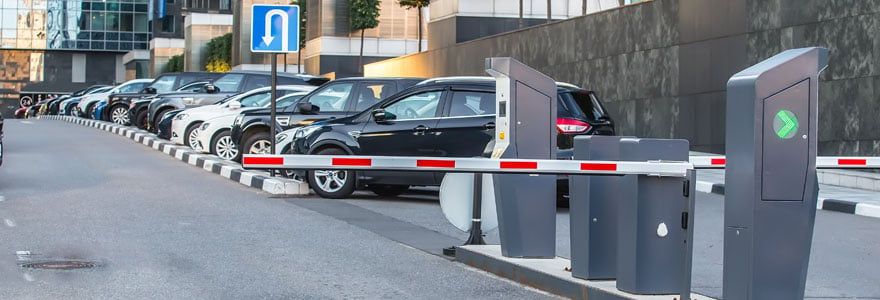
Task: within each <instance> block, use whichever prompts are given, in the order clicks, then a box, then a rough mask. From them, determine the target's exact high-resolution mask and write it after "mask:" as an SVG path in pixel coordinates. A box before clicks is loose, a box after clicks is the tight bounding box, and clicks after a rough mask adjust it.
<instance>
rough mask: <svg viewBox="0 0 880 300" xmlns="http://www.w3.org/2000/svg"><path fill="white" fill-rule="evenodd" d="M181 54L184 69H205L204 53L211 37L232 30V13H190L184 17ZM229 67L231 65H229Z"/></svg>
mask: <svg viewBox="0 0 880 300" xmlns="http://www.w3.org/2000/svg"><path fill="white" fill-rule="evenodd" d="M185 32H186V34H185V36H186V37H185V38H184V41H185V42H184V44H185V45H186V47H185V49H186V51H185V54H184V55H183V68H184V70H185V71H205V62H206V61H205V60H206V59H207V57H205V53H206V52H207V46H208V42H210V41H211V39H213V38H215V37H218V36H222V35H224V34H227V33H230V32H232V15H229V14H206V13H191V14H189V15H188V16H187V19H186V29H185ZM230 67H232V66H231V65H230Z"/></svg>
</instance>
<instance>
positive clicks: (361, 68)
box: [358, 29, 366, 76]
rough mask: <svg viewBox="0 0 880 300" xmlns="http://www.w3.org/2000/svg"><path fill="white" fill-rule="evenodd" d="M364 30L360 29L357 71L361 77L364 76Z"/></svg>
mask: <svg viewBox="0 0 880 300" xmlns="http://www.w3.org/2000/svg"><path fill="white" fill-rule="evenodd" d="M364 30H366V29H361V55H360V56H358V65H360V69H359V71H360V72H361V76H363V75H364Z"/></svg>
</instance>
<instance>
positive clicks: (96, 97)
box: [76, 78, 153, 118]
mask: <svg viewBox="0 0 880 300" xmlns="http://www.w3.org/2000/svg"><path fill="white" fill-rule="evenodd" d="M151 82H153V79H149V78H145V79H134V80H129V81H126V82H125V83H123V84H120V85H117V86H116V87H114V88H113V89H111V90H109V91H105V92H103V93H94V94H89V95H85V96H83V97H82V100H80V101H79V104H77V106H76V110H77V111H78V112H79V116H80V117H85V118H90V117H91V114H90V113H89V110H91V109H92V108H93V107H94V106H95V104H98V101H101V100H104V99H107V96H110V95H112V94H116V93H137V92H140V91H141V90H142V89H144V87H146V86H147V85H149V84H150V83H151Z"/></svg>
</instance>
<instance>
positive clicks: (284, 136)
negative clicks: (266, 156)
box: [275, 133, 287, 145]
mask: <svg viewBox="0 0 880 300" xmlns="http://www.w3.org/2000/svg"><path fill="white" fill-rule="evenodd" d="M286 139H287V134H286V133H279V134H277V135H275V144H276V145H278V144H281V142H283V141H284V140H286Z"/></svg>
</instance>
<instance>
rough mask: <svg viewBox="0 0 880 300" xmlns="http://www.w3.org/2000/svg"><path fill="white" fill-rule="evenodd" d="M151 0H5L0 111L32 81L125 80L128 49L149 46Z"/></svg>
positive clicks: (1, 7)
mask: <svg viewBox="0 0 880 300" xmlns="http://www.w3.org/2000/svg"><path fill="white" fill-rule="evenodd" d="M149 1H150V0H115V1H100V0H96V1H90V0H3V1H0V101H2V104H0V111H2V113H3V114H4V115H8V112H9V111H10V110H12V109H15V108H17V107H18V105H19V103H18V94H19V92H20V91H21V90H22V89H23V88H24V89H27V88H26V87H28V86H31V89H28V90H30V91H32V92H45V93H68V92H72V91H75V90H77V89H80V88H83V87H86V86H88V85H91V84H112V83H116V82H122V81H125V79H126V74H127V73H128V72H127V69H126V64H125V62H124V56H125V54H126V53H127V52H129V51H134V50H146V49H148V47H149V41H150V39H151V35H152V34H151V32H150V22H149V4H150V3H149ZM132 68H134V70H133V71H134V73H137V65H136V64H132ZM35 89H37V90H35Z"/></svg>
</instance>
